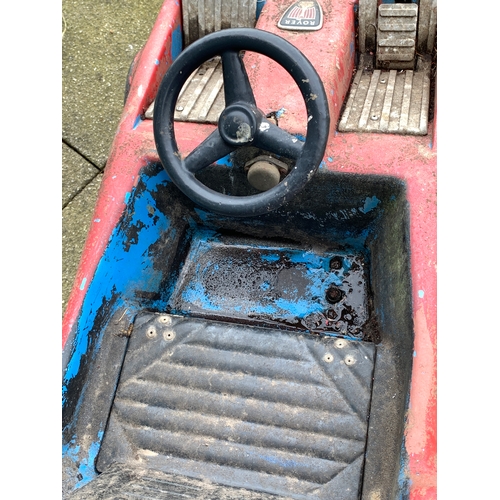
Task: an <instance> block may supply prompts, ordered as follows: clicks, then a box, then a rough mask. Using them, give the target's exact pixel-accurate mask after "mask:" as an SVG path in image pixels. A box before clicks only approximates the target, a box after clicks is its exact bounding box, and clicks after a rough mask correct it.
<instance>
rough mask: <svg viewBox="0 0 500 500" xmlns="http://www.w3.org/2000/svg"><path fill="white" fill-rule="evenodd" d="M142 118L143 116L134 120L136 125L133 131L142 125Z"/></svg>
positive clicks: (133, 126)
mask: <svg viewBox="0 0 500 500" xmlns="http://www.w3.org/2000/svg"><path fill="white" fill-rule="evenodd" d="M142 121H143V120H142V118H141V115H138V116H137V118H136V119H135V120H134V124H133V125H132V130H135V129H136V128H137V127H138V126H139V125H140V124H141V123H142Z"/></svg>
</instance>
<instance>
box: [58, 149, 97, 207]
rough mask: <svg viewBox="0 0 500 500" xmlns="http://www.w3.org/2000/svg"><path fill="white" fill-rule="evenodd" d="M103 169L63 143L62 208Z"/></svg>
mask: <svg viewBox="0 0 500 500" xmlns="http://www.w3.org/2000/svg"><path fill="white" fill-rule="evenodd" d="M99 173H101V171H100V170H99V169H98V168H97V167H95V166H94V165H92V164H91V163H90V162H88V161H87V160H86V159H85V158H84V157H83V156H81V155H80V154H78V153H77V152H76V151H75V150H73V149H72V148H70V147H69V146H67V145H66V144H64V143H62V208H63V209H64V208H65V207H66V206H67V205H68V203H69V202H70V201H71V200H72V199H73V198H75V196H76V195H78V194H80V193H81V192H82V191H83V190H84V189H85V188H86V187H87V186H88V184H90V182H91V181H92V180H93V179H95V178H96V177H97V176H98V175H99Z"/></svg>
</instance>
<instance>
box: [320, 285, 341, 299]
mask: <svg viewBox="0 0 500 500" xmlns="http://www.w3.org/2000/svg"><path fill="white" fill-rule="evenodd" d="M343 296H344V292H343V291H342V290H341V289H340V288H339V287H338V286H335V285H330V286H329V288H328V290H327V291H326V294H325V298H326V300H327V301H328V302H330V304H336V303H337V302H340V301H341V300H342V297H343Z"/></svg>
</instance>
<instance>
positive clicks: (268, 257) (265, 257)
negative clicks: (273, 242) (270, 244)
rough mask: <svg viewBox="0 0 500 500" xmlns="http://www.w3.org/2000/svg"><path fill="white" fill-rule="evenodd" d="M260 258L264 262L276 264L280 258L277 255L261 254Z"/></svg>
mask: <svg viewBox="0 0 500 500" xmlns="http://www.w3.org/2000/svg"><path fill="white" fill-rule="evenodd" d="M249 250H250V249H249ZM260 258H261V259H262V260H264V261H266V262H277V261H278V260H280V256H279V255H278V254H277V253H267V254H262V255H261V256H260Z"/></svg>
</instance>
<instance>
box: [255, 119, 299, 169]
mask: <svg viewBox="0 0 500 500" xmlns="http://www.w3.org/2000/svg"><path fill="white" fill-rule="evenodd" d="M253 145H254V146H256V147H258V148H261V149H265V150H266V151H269V152H270V153H275V154H277V155H280V156H285V157H286V158H290V159H291V160H297V159H298V158H299V157H300V155H301V153H302V149H303V147H304V143H303V142H302V141H301V140H299V139H298V138H297V137H295V136H294V135H292V134H289V133H288V132H286V131H285V130H283V129H281V128H279V127H278V126H277V125H275V124H274V123H271V122H269V121H268V120H265V119H263V120H262V122H261V124H260V127H259V132H258V134H257V135H256V137H255V139H254V141H253Z"/></svg>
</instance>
